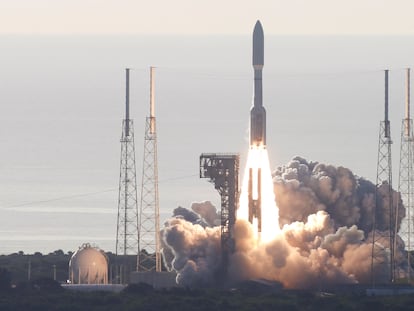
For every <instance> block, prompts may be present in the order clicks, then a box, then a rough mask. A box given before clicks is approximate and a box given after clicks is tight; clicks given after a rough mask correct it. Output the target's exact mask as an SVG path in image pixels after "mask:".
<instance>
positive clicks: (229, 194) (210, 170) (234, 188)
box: [200, 153, 240, 277]
mask: <svg viewBox="0 0 414 311" xmlns="http://www.w3.org/2000/svg"><path fill="white" fill-rule="evenodd" d="M239 162H240V156H239V155H238V154H217V153H203V154H202V155H201V156H200V178H209V179H210V182H212V183H213V184H214V187H215V189H216V190H217V191H218V192H219V193H220V196H221V256H222V257H221V259H222V268H223V270H224V271H221V272H222V276H223V277H224V276H225V275H226V269H227V267H228V261H229V256H230V254H231V253H232V252H233V251H234V240H233V237H232V234H233V233H232V232H233V227H234V224H235V222H236V210H237V206H238V202H239V191H238V189H239Z"/></svg>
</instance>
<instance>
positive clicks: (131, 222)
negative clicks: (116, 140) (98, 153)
mask: <svg viewBox="0 0 414 311" xmlns="http://www.w3.org/2000/svg"><path fill="white" fill-rule="evenodd" d="M116 231H117V233H116V254H117V255H135V254H138V205H137V181H136V168H135V144H134V123H133V120H131V119H130V118H129V68H127V69H126V113H125V120H123V121H122V136H121V165H120V174H119V195H118V224H117V229H116Z"/></svg>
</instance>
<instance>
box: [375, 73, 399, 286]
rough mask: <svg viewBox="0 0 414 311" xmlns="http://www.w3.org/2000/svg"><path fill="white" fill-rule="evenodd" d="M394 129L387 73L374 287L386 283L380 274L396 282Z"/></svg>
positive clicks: (378, 165)
mask: <svg viewBox="0 0 414 311" xmlns="http://www.w3.org/2000/svg"><path fill="white" fill-rule="evenodd" d="M391 145H392V140H391V129H390V121H389V119H388V70H385V117H384V121H381V122H380V132H379V142H378V163H377V184H376V191H375V210H374V213H373V230H372V261H371V276H372V280H371V281H372V286H373V287H375V286H376V285H377V284H378V283H380V282H383V281H384V278H383V277H381V279H380V277H379V275H383V273H385V275H386V281H387V282H388V283H393V282H394V281H395V269H394V268H395V267H394V246H395V213H394V210H393V198H392V165H391ZM381 202H384V206H383V209H382V211H385V213H389V215H384V214H381V212H380V211H381V209H379V205H380V204H381ZM379 219H388V220H389V223H388V224H387V226H386V227H384V228H380V227H379V226H378V224H379V223H383V222H382V221H381V222H380V221H379Z"/></svg>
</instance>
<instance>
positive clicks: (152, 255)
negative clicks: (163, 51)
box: [137, 67, 161, 272]
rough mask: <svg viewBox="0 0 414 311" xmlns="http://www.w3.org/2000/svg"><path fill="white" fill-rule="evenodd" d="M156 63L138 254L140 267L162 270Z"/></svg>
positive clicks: (143, 168) (151, 86)
mask: <svg viewBox="0 0 414 311" xmlns="http://www.w3.org/2000/svg"><path fill="white" fill-rule="evenodd" d="M154 70H155V68H154V67H150V116H149V117H147V118H146V125H145V138H144V158H143V165H142V186H141V204H140V209H139V226H138V228H139V230H138V233H139V234H138V235H139V238H138V250H139V256H138V258H137V270H138V271H157V272H159V271H161V253H160V233H159V232H160V211H159V198H158V162H157V159H158V158H157V131H156V120H155V109H154Z"/></svg>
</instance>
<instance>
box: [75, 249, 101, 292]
mask: <svg viewBox="0 0 414 311" xmlns="http://www.w3.org/2000/svg"><path fill="white" fill-rule="evenodd" d="M69 279H70V282H71V283H72V284H108V258H107V257H106V255H105V253H104V252H103V251H102V250H101V249H99V248H97V247H92V246H91V245H90V244H88V243H86V244H83V245H82V246H81V247H79V249H78V250H77V251H76V252H75V253H74V254H73V255H72V258H71V259H70V261H69Z"/></svg>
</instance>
